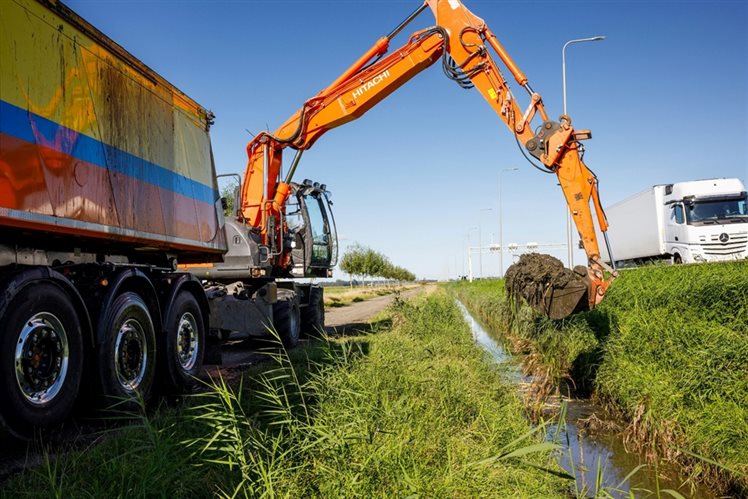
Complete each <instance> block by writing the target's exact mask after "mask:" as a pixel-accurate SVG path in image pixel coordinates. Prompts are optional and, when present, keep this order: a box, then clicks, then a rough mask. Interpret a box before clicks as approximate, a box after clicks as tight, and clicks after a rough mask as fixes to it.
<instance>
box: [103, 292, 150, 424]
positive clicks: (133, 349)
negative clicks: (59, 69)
mask: <svg viewBox="0 0 748 499" xmlns="http://www.w3.org/2000/svg"><path fill="white" fill-rule="evenodd" d="M102 327H103V328H104V329H103V330H104V339H103V344H102V345H101V346H100V347H99V351H98V355H99V376H100V379H101V387H102V392H103V395H104V398H105V402H106V403H107V404H108V405H110V406H111V408H114V409H117V410H134V409H137V408H138V405H139V404H138V399H139V398H140V399H141V400H142V401H143V402H146V401H148V399H149V397H150V395H151V388H152V387H153V379H154V374H155V370H156V369H155V368H156V335H155V331H154V328H153V321H152V320H151V314H150V312H149V311H148V307H147V306H146V304H145V302H144V301H143V299H142V298H141V297H140V296H139V295H138V294H137V293H133V292H131V291H128V292H125V293H122V294H121V295H119V296H118V297H117V298H115V300H114V302H113V303H112V305H111V307H110V308H109V310H108V311H107V313H106V317H105V319H104V322H103V323H102Z"/></svg>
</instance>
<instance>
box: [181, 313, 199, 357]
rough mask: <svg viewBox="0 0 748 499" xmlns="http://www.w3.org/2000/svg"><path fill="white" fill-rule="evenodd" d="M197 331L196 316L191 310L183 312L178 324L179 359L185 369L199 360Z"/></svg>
mask: <svg viewBox="0 0 748 499" xmlns="http://www.w3.org/2000/svg"><path fill="white" fill-rule="evenodd" d="M197 331H198V329H197V320H196V319H195V316H194V315H192V314H191V313H190V312H186V313H185V314H183V315H182V317H181V318H180V319H179V325H178V326H177V360H178V361H179V365H180V366H181V367H182V369H184V370H185V371H189V370H190V369H192V368H193V367H195V363H196V362H197V353H198V351H197Z"/></svg>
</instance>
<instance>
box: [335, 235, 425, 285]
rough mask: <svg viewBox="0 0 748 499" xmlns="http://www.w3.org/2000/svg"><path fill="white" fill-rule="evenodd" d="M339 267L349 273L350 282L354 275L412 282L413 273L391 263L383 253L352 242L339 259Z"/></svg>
mask: <svg viewBox="0 0 748 499" xmlns="http://www.w3.org/2000/svg"><path fill="white" fill-rule="evenodd" d="M340 268H341V270H343V272H346V273H348V274H350V276H351V283H352V282H353V277H355V276H357V275H358V276H368V277H381V278H382V279H391V280H394V281H400V282H402V281H406V282H413V281H415V280H416V276H415V274H413V273H412V272H410V271H409V270H407V269H404V268H402V267H398V266H397V265H393V264H392V262H390V260H389V258H387V257H386V256H384V255H383V254H381V253H379V252H377V251H374V250H373V249H371V248H366V247H364V246H360V245H358V244H354V245H353V246H351V247H350V248H348V250H347V251H346V252H345V254H344V255H343V257H342V258H341V259H340Z"/></svg>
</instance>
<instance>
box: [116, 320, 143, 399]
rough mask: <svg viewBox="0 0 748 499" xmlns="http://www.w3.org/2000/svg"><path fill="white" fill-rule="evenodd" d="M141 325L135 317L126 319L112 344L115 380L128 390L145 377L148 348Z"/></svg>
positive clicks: (135, 386)
mask: <svg viewBox="0 0 748 499" xmlns="http://www.w3.org/2000/svg"><path fill="white" fill-rule="evenodd" d="M145 345H146V338H145V331H144V330H143V326H142V325H141V324H140V322H139V321H138V320H136V319H133V318H130V319H127V320H126V321H125V322H123V323H122V325H121V326H120V328H119V331H117V336H116V339H115V344H114V365H115V371H116V373H117V380H118V381H119V383H120V385H122V386H123V387H124V388H125V389H126V390H128V391H134V390H136V389H137V388H138V387H139V386H140V384H141V383H142V382H143V379H144V378H145V371H146V366H147V365H148V350H147V348H146V346H145Z"/></svg>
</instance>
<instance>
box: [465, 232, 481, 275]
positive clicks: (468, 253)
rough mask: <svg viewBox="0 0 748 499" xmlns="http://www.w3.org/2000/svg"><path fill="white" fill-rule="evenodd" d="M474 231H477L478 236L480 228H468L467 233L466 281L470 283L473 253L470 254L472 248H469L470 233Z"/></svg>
mask: <svg viewBox="0 0 748 499" xmlns="http://www.w3.org/2000/svg"><path fill="white" fill-rule="evenodd" d="M476 229H477V230H478V234H479V235H480V227H470V228H469V229H468V233H467V239H468V246H467V257H468V280H469V281H470V282H473V252H472V248H471V247H470V233H471V232H472V231H474V230H476ZM479 237H480V236H479Z"/></svg>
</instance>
